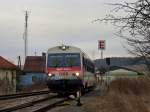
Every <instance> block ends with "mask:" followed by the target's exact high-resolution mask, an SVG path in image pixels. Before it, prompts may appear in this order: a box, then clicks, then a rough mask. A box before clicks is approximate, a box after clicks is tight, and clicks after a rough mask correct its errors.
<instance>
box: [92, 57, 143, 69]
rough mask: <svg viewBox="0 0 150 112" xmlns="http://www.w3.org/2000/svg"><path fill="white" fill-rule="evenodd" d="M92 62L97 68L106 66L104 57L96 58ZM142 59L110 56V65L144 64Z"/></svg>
mask: <svg viewBox="0 0 150 112" xmlns="http://www.w3.org/2000/svg"><path fill="white" fill-rule="evenodd" d="M94 63H95V65H96V67H97V68H101V67H104V68H106V67H107V64H106V59H96V60H94ZM144 63H145V62H144V60H142V59H141V58H137V57H136V58H135V57H111V58H110V66H129V65H139V64H144Z"/></svg>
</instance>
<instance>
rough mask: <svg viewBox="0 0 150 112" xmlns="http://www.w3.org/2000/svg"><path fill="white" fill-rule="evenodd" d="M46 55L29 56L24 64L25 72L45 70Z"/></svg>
mask: <svg viewBox="0 0 150 112" xmlns="http://www.w3.org/2000/svg"><path fill="white" fill-rule="evenodd" d="M45 63H46V57H44V56H27V57H26V60H25V64H24V72H42V73H43V72H45Z"/></svg>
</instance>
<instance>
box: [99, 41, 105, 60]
mask: <svg viewBox="0 0 150 112" xmlns="http://www.w3.org/2000/svg"><path fill="white" fill-rule="evenodd" d="M105 48H106V42H105V40H99V41H98V49H99V50H101V59H103V51H104V50H105Z"/></svg>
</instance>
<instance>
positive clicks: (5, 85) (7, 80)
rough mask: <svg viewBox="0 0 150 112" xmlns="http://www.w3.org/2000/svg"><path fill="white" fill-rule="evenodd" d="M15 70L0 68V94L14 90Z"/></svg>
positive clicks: (13, 91)
mask: <svg viewBox="0 0 150 112" xmlns="http://www.w3.org/2000/svg"><path fill="white" fill-rule="evenodd" d="M16 73H17V72H16V70H4V69H0V94H11V93H15V92H16Z"/></svg>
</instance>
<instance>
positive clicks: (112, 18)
mask: <svg viewBox="0 0 150 112" xmlns="http://www.w3.org/2000/svg"><path fill="white" fill-rule="evenodd" d="M109 5H112V6H114V9H113V10H112V11H111V12H110V14H109V15H106V17H105V18H103V19H97V20H95V21H102V22H110V23H112V24H113V25H114V26H116V28H117V33H116V35H117V36H119V37H121V38H123V39H125V40H126V41H127V43H128V45H129V48H128V51H129V52H130V53H132V54H133V55H135V56H138V57H142V58H143V59H145V62H146V64H147V67H148V69H149V71H150V66H149V61H150V60H149V58H150V0H136V1H135V2H125V1H124V2H122V3H114V4H109Z"/></svg>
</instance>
